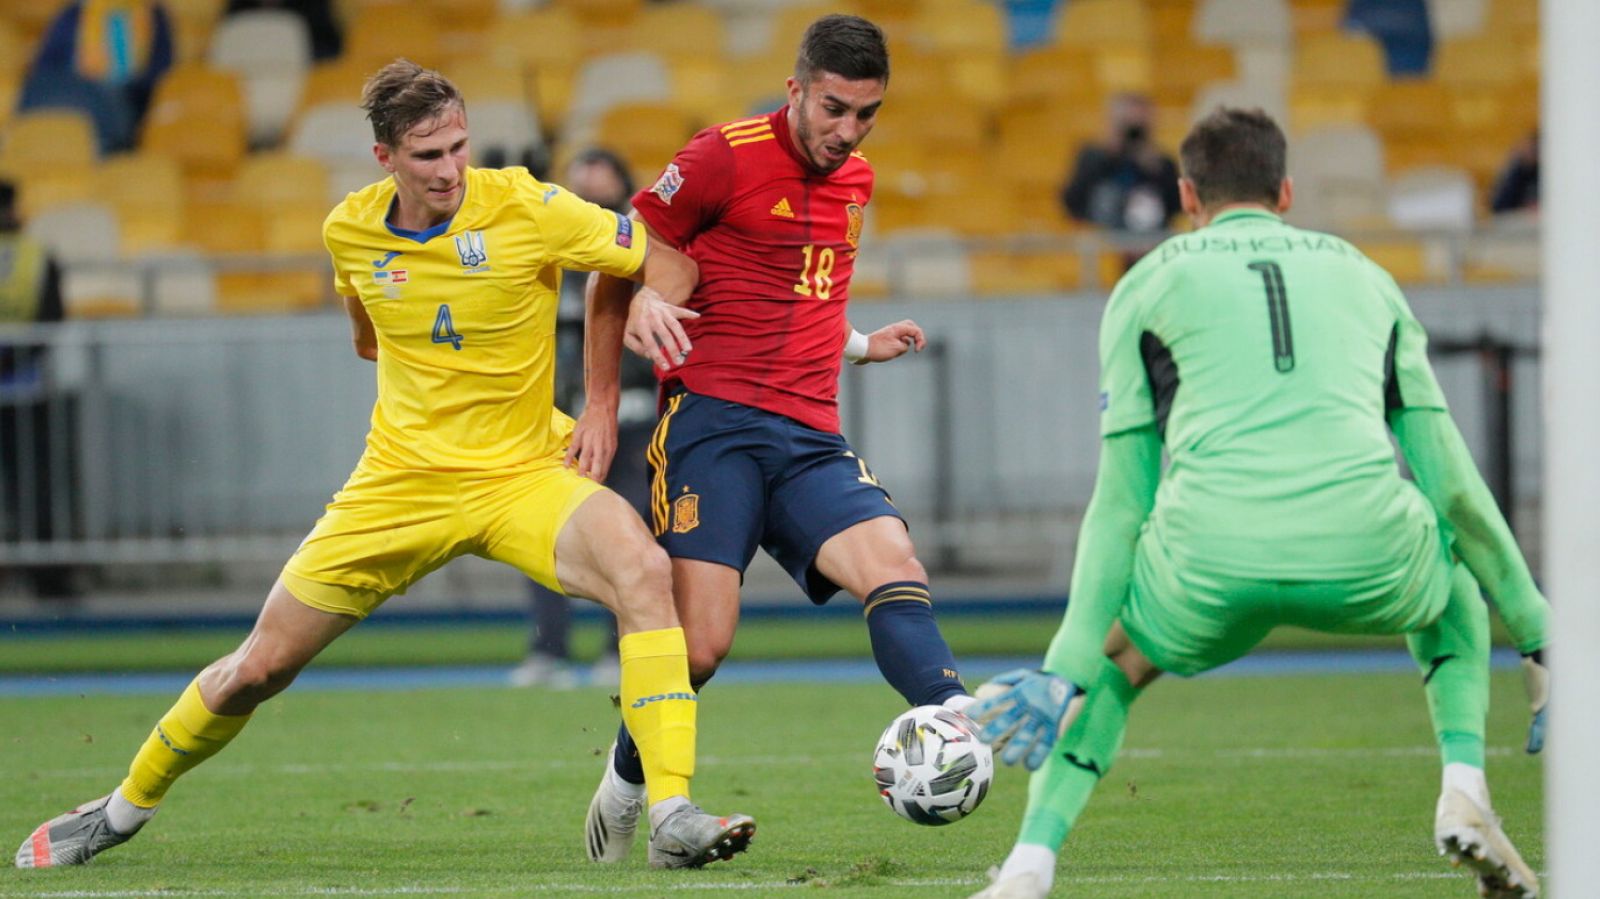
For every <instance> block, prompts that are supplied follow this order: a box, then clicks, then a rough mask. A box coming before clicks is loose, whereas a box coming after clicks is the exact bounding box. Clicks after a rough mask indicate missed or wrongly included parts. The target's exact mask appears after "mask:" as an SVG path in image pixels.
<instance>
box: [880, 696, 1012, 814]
mask: <svg viewBox="0 0 1600 899" xmlns="http://www.w3.org/2000/svg"><path fill="white" fill-rule="evenodd" d="M872 776H873V777H874V778H875V779H876V780H877V781H878V795H880V796H882V797H883V801H884V802H886V803H888V805H889V807H890V808H892V809H894V811H895V814H897V815H899V816H900V817H902V818H905V819H906V820H907V821H915V822H916V823H918V824H928V825H933V826H938V825H942V824H949V823H951V822H954V821H960V820H961V819H962V818H965V817H966V816H968V815H970V814H972V811H973V809H976V808H977V807H978V803H980V802H982V801H983V797H984V796H986V795H988V793H989V784H990V783H992V782H993V781H994V754H993V753H992V752H990V751H989V747H988V745H987V744H985V743H983V742H981V741H980V740H979V739H978V733H977V726H976V725H975V724H974V723H973V721H972V719H971V718H968V717H967V716H965V715H962V714H960V713H957V712H952V711H950V710H949V709H947V708H945V707H943V706H937V705H919V706H917V707H916V708H914V709H912V710H911V711H909V712H906V713H905V714H903V715H901V716H900V717H898V718H896V719H894V720H893V721H891V722H889V726H888V728H886V729H885V730H884V732H883V736H881V737H879V738H878V747H877V749H876V750H875V751H874V752H873V756H872Z"/></svg>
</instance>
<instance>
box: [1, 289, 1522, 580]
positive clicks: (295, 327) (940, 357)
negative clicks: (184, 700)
mask: <svg viewBox="0 0 1600 899" xmlns="http://www.w3.org/2000/svg"><path fill="white" fill-rule="evenodd" d="M1412 303H1413V306H1414V308H1415V309H1416V311H1417V314H1418V316H1419V318H1421V319H1422V321H1423V322H1424V324H1426V325H1427V326H1428V328H1429V330H1430V332H1431V334H1432V335H1433V337H1434V340H1435V341H1436V343H1449V342H1452V341H1453V342H1459V343H1466V342H1470V341H1472V340H1475V339H1477V338H1478V337H1479V336H1480V335H1484V334H1487V335H1490V336H1492V337H1494V338H1496V339H1498V340H1501V341H1505V342H1509V343H1511V344H1516V345H1520V346H1523V347H1527V348H1530V349H1531V348H1533V347H1534V346H1536V343H1537V337H1538V295H1537V290H1536V289H1535V288H1533V287H1525V288H1507V289H1490V288H1472V289H1467V288H1458V289H1449V290H1442V289H1441V290H1417V291H1414V292H1413V293H1412ZM1103 304H1104V298H1103V297H1102V296H1098V295H1092V294H1084V295H1074V296H1068V297H1060V296H1052V297H1035V298H1015V299H993V298H986V299H982V300H969V301H938V302H930V301H891V302H878V303H862V304H858V305H857V306H856V307H855V308H854V309H853V311H852V315H851V318H852V321H853V322H854V324H855V325H856V327H858V328H860V329H861V330H870V329H872V328H875V327H878V326H880V325H883V324H886V323H888V322H891V321H896V320H898V319H901V318H914V319H916V320H917V321H918V322H919V323H920V324H922V326H923V327H924V328H925V329H926V330H927V332H928V334H929V336H930V338H931V339H932V340H933V341H934V342H935V345H936V346H935V348H934V349H933V350H932V351H930V352H928V353H924V354H922V355H920V356H914V357H908V358H906V359H904V360H902V361H898V362H896V363H894V364H890V365H874V366H867V367H859V368H858V367H853V366H846V370H845V374H844V377H843V379H842V404H843V412H844V421H845V429H846V436H848V437H850V438H851V440H852V442H853V443H854V444H855V446H856V448H857V449H858V451H859V452H860V453H861V455H862V456H863V457H864V458H865V459H867V460H868V462H869V463H870V464H871V466H872V468H873V470H874V472H875V473H876V474H877V475H878V476H879V477H880V478H881V479H882V480H883V482H884V483H885V485H886V486H887V487H888V488H889V490H890V491H891V493H893V495H894V497H895V501H896V503H897V504H898V505H899V507H900V508H901V509H902V510H903V511H904V512H905V513H906V514H907V517H908V518H909V519H910V520H911V522H912V524H913V526H914V528H916V529H917V531H918V535H919V545H921V546H922V548H923V551H924V553H925V554H927V555H929V556H930V557H933V558H934V560H935V561H938V560H939V559H940V558H942V559H943V560H944V561H947V562H960V561H963V560H970V559H974V558H982V559H988V560H990V561H993V560H995V559H1004V558H1005V554H1006V551H1007V549H1008V548H1016V547H1018V546H1026V547H1028V548H1029V551H1030V552H1031V551H1033V550H1036V549H1037V548H1038V547H1040V546H1055V545H1062V544H1065V543H1070V541H1071V536H1072V533H1071V522H1072V521H1073V520H1074V518H1075V516H1076V514H1077V513H1078V512H1079V511H1081V509H1082V507H1083V506H1084V505H1085V504H1086V503H1087V501H1088V497H1089V492H1090V489H1091V486H1092V484H1093V479H1094V465H1095V459H1096V453H1097V446H1098V429H1097V418H1098V412H1097V400H1096V397H1097V386H1096V377H1097V370H1098V362H1097V358H1096V339H1097V338H1096V335H1097V330H1098V324H1099V318H1100V313H1101V310H1102V308H1103ZM13 339H17V340H22V339H26V340H38V341H40V342H41V343H43V344H44V345H46V346H47V347H48V350H47V353H46V355H45V356H44V357H43V358H42V359H41V360H39V366H38V372H37V377H35V378H32V379H13V382H12V383H9V384H4V385H0V409H8V408H9V409H11V410H12V412H11V414H9V415H0V460H3V461H4V462H5V465H4V470H3V472H0V474H3V475H4V478H5V479H6V482H7V483H6V484H5V486H6V488H7V489H5V490H3V491H0V566H5V565H16V564H27V563H39V562H68V563H99V562H140V561H149V562H160V561H178V560H190V561H216V562H226V561H230V560H241V559H252V560H263V561H270V560H281V558H282V557H283V556H284V554H285V553H286V552H287V551H289V550H292V548H293V546H294V544H295V543H296V542H297V541H298V539H299V538H300V536H301V535H303V534H304V533H305V532H306V531H307V530H309V528H310V527H311V525H312V523H313V522H314V521H315V519H316V517H317V516H318V514H320V511H321V508H322V506H323V505H324V504H325V503H326V502H327V500H328V498H329V496H330V495H331V494H332V493H333V491H335V490H336V489H338V487H339V485H340V484H341V483H342V481H343V479H344V477H345V476H346V475H347V474H348V473H349V471H350V470H351V468H352V467H353V466H354V465H355V463H356V460H357V459H358V457H359V456H360V453H361V448H362V438H363V436H364V434H365V432H366V429H367V424H368V419H369V416H370V414H371V407H372V400H373V396H374V394H375V380H374V374H373V367H372V365H371V364H370V363H367V362H364V361H362V360H360V359H358V358H356V357H355V355H354V353H353V352H352V350H351V347H350V342H349V326H348V324H347V323H346V321H345V320H344V317H343V316H342V315H339V314H321V315H311V316H302V317H289V318H208V319H197V320H164V319H146V320H138V321H105V322H74V323H69V324H66V325H61V326H57V327H53V328H37V329H33V330H30V331H26V332H10V331H8V332H4V333H3V334H0V342H6V341H10V340H13ZM1435 366H1436V369H1437V371H1438V373H1439V377H1440V380H1441V382H1442V383H1443V385H1444V388H1445V392H1446V394H1447V395H1448V396H1449V398H1450V400H1451V402H1452V405H1453V407H1454V410H1455V413H1456V416H1457V419H1458V421H1459V422H1460V423H1461V426H1462V430H1463V432H1464V433H1465V434H1466V436H1467V439H1468V442H1469V444H1470V445H1471V446H1472V448H1473V451H1474V453H1475V454H1477V455H1478V457H1479V458H1480V460H1482V459H1483V458H1484V454H1485V453H1487V452H1490V451H1491V449H1492V446H1493V444H1494V434H1493V433H1492V431H1491V427H1490V426H1491V425H1492V420H1490V419H1492V415H1491V416H1489V418H1486V413H1485V410H1486V408H1490V404H1489V402H1488V401H1489V399H1490V396H1489V394H1490V392H1491V391H1490V390H1489V385H1487V384H1486V379H1485V374H1484V368H1483V364H1482V359H1481V358H1480V357H1479V356H1478V355H1475V354H1472V353H1457V354H1451V355H1442V356H1436V359H1435ZM1537 374H1538V362H1537V359H1536V358H1535V357H1533V356H1531V355H1530V356H1526V357H1519V358H1518V360H1517V362H1516V363H1515V365H1514V367H1513V369H1512V375H1513V391H1512V396H1513V402H1512V407H1511V408H1512V410H1513V419H1512V421H1511V422H1510V423H1509V430H1510V436H1511V441H1510V446H1511V466H1510V467H1511V470H1512V472H1513V475H1514V478H1513V480H1514V484H1513V486H1514V490H1515V493H1516V495H1517V496H1518V497H1519V498H1520V501H1521V502H1532V501H1535V500H1536V498H1537V497H1538V495H1539V492H1540V487H1541V485H1540V476H1539V458H1540V440H1541V430H1542V429H1541V427H1540V421H1541V419H1540V410H1539V391H1538V389H1537ZM29 409H32V410H35V411H36V412H37V413H38V414H24V413H25V411H26V410H29ZM41 430H42V431H43V432H44V436H41Z"/></svg>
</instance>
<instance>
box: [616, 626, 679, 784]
mask: <svg viewBox="0 0 1600 899" xmlns="http://www.w3.org/2000/svg"><path fill="white" fill-rule="evenodd" d="M617 650H618V654H619V655H620V656H621V659H622V721H623V723H624V724H626V725H628V733H630V734H632V735H633V741H634V742H635V743H637V744H639V760H640V761H641V762H642V763H643V764H644V783H645V792H646V794H648V796H649V800H650V804H651V805H655V804H656V803H658V802H660V801H662V800H663V799H670V798H672V797H674V796H683V797H688V795H689V778H691V777H694V736H695V727H694V715H695V708H696V706H695V695H694V690H693V689H691V688H690V687H689V651H688V647H687V646H686V645H685V643H684V642H683V628H681V627H669V628H664V629H662V630H654V631H639V632H637V633H632V634H628V635H627V636H625V637H623V638H622V639H621V640H619V641H617Z"/></svg>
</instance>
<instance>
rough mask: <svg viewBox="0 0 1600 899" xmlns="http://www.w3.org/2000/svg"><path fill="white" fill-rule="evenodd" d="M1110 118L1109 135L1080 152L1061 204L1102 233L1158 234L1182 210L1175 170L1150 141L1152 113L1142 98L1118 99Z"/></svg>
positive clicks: (1064, 189) (1123, 96)
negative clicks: (1096, 226)
mask: <svg viewBox="0 0 1600 899" xmlns="http://www.w3.org/2000/svg"><path fill="white" fill-rule="evenodd" d="M1109 113H1110V134H1109V136H1108V137H1107V139H1106V140H1105V142H1103V143H1094V144H1086V145H1085V146H1084V147H1083V149H1081V150H1079V151H1078V161H1077V163H1076V164H1075V165H1074V167H1073V172H1072V177H1071V179H1070V180H1069V181H1068V182H1067V185H1066V186H1065V187H1064V188H1062V191H1061V203H1062V205H1064V206H1065V207H1066V208H1067V212H1068V213H1069V214H1070V215H1071V216H1072V217H1073V218H1075V219H1078V220H1079V221H1084V222H1090V223H1092V224H1096V225H1099V226H1101V227H1103V228H1110V229H1112V230H1115V231H1132V232H1155V231H1162V230H1164V229H1165V228H1166V227H1167V222H1168V221H1170V220H1171V219H1172V217H1173V216H1174V215H1176V214H1177V213H1178V211H1179V208H1180V207H1179V200H1178V166H1177V163H1175V162H1173V161H1172V157H1171V156H1168V155H1167V154H1165V153H1163V152H1162V151H1161V149H1160V148H1159V147H1157V146H1156V145H1155V143H1154V141H1153V140H1152V139H1151V136H1150V132H1151V123H1152V120H1153V119H1154V116H1155V110H1154V108H1153V107H1152V106H1151V105H1150V100H1149V99H1148V98H1146V97H1144V96H1142V95H1140V94H1119V95H1118V96H1116V97H1113V98H1112V100H1111V106H1110V110H1109Z"/></svg>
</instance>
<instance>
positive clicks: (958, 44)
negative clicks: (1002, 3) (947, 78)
mask: <svg viewBox="0 0 1600 899" xmlns="http://www.w3.org/2000/svg"><path fill="white" fill-rule="evenodd" d="M911 29H912V31H911V33H912V35H913V40H914V41H915V42H916V43H918V44H920V45H922V46H925V47H927V48H929V49H931V50H934V51H936V52H940V53H954V54H968V53H1001V52H1004V51H1005V49H1006V42H1007V37H1006V22H1005V15H1004V14H1003V13H1002V12H1001V11H1000V7H999V6H998V5H997V4H994V3H986V2H983V0H929V2H925V3H922V4H921V5H920V6H919V7H918V9H917V14H916V17H915V18H914V19H913V20H912V23H911Z"/></svg>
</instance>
